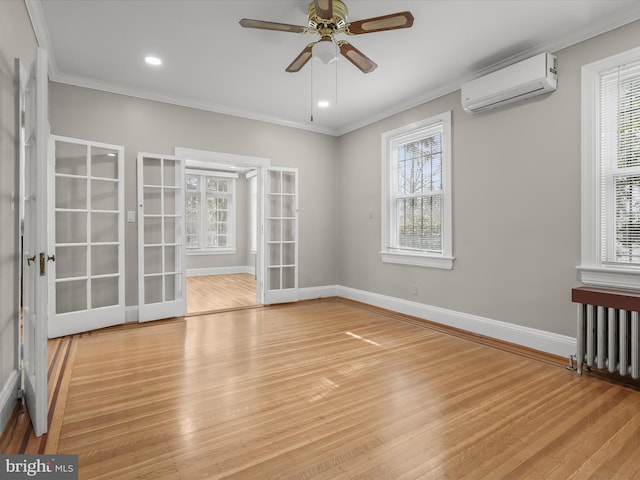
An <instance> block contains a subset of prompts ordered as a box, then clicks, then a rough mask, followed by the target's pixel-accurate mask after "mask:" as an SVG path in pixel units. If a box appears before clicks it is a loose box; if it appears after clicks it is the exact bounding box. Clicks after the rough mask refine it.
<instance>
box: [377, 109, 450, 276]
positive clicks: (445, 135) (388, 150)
mask: <svg viewBox="0 0 640 480" xmlns="http://www.w3.org/2000/svg"><path fill="white" fill-rule="evenodd" d="M440 122H441V123H442V150H443V152H442V203H443V212H442V213H443V217H442V253H428V252H422V251H420V252H414V251H409V250H400V249H396V248H392V247H391V244H392V242H391V224H392V222H393V219H392V218H391V217H392V215H391V204H390V200H389V199H390V195H391V188H392V187H391V180H392V178H391V171H390V168H391V162H392V155H393V152H392V144H393V143H394V142H395V141H397V140H398V139H400V138H410V137H411V136H413V135H415V132H416V131H417V130H421V129H423V128H426V127H429V126H431V125H433V124H436V123H440ZM381 211H382V235H381V238H382V246H381V251H380V256H381V258H382V261H383V262H385V263H395V264H403V265H414V266H420V267H430V268H440V269H445V270H451V269H453V261H454V260H455V257H454V256H453V237H452V223H453V222H452V208H451V111H447V112H444V113H441V114H439V115H434V116H433V117H430V118H427V119H425V120H421V121H419V122H415V123H412V124H410V125H406V126H404V127H400V128H397V129H395V130H390V131H388V132H385V133H383V134H382V209H381Z"/></svg>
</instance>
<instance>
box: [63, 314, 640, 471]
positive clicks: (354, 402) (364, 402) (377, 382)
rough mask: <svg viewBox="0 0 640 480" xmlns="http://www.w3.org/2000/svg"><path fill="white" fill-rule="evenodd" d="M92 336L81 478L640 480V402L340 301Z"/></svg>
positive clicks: (79, 400) (609, 387) (618, 390)
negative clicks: (639, 459)
mask: <svg viewBox="0 0 640 480" xmlns="http://www.w3.org/2000/svg"><path fill="white" fill-rule="evenodd" d="M75 338H76V340H75V344H76V345H75V353H74V365H73V370H72V376H71V380H70V382H69V387H68V395H67V400H66V405H65V410H64V416H63V418H62V421H61V429H60V436H59V440H58V447H57V450H58V453H77V454H79V458H80V478H82V479H138V478H149V479H165V478H166V479H192V478H211V479H216V478H219V479H251V480H253V479H263V478H264V479H266V478H291V479H332V480H334V479H363V480H364V479H366V480H370V479H383V480H388V479H393V480H395V479H417V478H423V479H438V480H439V479H443V478H454V479H459V478H469V479H481V478H491V479H500V478H504V479H519V478H526V479H530V478H549V479H562V480H564V479H566V478H576V479H583V478H594V479H599V478H602V479H607V480H608V479H612V478H620V479H627V478H628V479H631V478H638V474H640V470H639V468H640V467H639V462H637V460H636V459H637V458H638V455H640V392H637V391H634V390H631V389H628V388H625V387H621V386H618V385H614V384H611V383H606V382H604V381H601V380H599V379H595V378H590V377H587V376H585V377H578V376H577V375H576V374H575V373H574V372H570V371H567V370H565V369H563V368H560V367H558V366H556V365H551V364H548V363H544V362H540V361H537V360H532V359H530V358H525V357H521V356H518V355H513V354H511V353H508V352H505V351H502V350H499V349H495V348H491V347H489V346H485V345H480V344H478V343H474V342H472V341H469V340H466V339H462V338H458V337H455V336H451V335H447V334H444V333H441V332H437V331H434V330H432V329H429V328H425V327H422V326H418V325H415V324H412V323H409V322H404V321H401V320H399V319H397V318H391V317H389V316H387V315H384V314H383V313H380V312H375V311H371V310H368V309H363V308H359V307H358V306H355V305H349V304H345V303H342V302H339V301H330V302H317V303H302V304H297V305H292V306H286V307H267V308H258V309H251V310H238V311H233V312H224V313H218V314H215V315H205V316H201V317H189V318H187V319H178V320H174V321H166V322H159V323H157V324H147V325H144V326H142V327H138V328H131V327H125V328H115V329H107V330H103V331H98V332H93V333H91V334H88V335H82V336H77V337H75Z"/></svg>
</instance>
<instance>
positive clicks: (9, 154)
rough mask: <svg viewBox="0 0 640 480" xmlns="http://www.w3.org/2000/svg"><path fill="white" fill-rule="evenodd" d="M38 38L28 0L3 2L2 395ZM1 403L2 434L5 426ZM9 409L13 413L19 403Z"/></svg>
mask: <svg viewBox="0 0 640 480" xmlns="http://www.w3.org/2000/svg"><path fill="white" fill-rule="evenodd" d="M36 46H37V44H36V40H35V35H34V33H33V29H32V28H31V22H30V20H29V16H28V15H27V10H26V8H25V6H24V3H23V2H22V1H18V0H10V1H2V2H0V226H1V227H2V228H0V391H2V389H3V388H4V387H5V385H6V384H7V381H8V379H9V378H10V376H11V373H12V372H14V371H16V370H17V368H18V365H17V353H16V348H17V335H18V320H17V319H18V312H17V305H16V299H17V295H18V285H17V282H16V278H17V268H18V267H17V262H18V256H19V249H18V242H17V236H18V234H17V230H16V228H17V223H16V213H17V212H16V210H11V209H10V203H9V199H10V196H11V194H12V192H16V191H17V187H16V170H17V169H16V128H15V103H14V91H15V88H14V67H13V65H14V63H13V62H14V58H20V59H21V60H22V62H23V64H24V65H25V68H27V69H28V67H29V65H31V62H32V61H33V59H34V57H35V52H36ZM3 407H4V405H0V432H1V431H2V429H3V428H4V426H5V422H6V414H5V411H6V409H5V411H3ZM7 408H8V409H9V411H10V409H12V408H13V404H11V405H8V406H7Z"/></svg>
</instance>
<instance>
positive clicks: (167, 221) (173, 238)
mask: <svg viewBox="0 0 640 480" xmlns="http://www.w3.org/2000/svg"><path fill="white" fill-rule="evenodd" d="M176 226H177V225H176V219H175V218H174V217H165V218H164V242H165V243H179V242H180V238H179V235H178V231H177V229H176Z"/></svg>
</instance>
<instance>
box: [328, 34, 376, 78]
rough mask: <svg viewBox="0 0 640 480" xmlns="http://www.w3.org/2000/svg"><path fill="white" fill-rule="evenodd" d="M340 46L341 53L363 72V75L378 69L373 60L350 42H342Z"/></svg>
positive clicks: (339, 43)
mask: <svg viewBox="0 0 640 480" xmlns="http://www.w3.org/2000/svg"><path fill="white" fill-rule="evenodd" d="M338 46H339V47H340V53H341V54H342V55H343V56H344V57H345V58H346V59H347V60H349V61H350V62H351V63H353V64H354V65H355V66H356V67H358V68H359V69H360V70H362V73H369V72H373V71H374V70H375V69H376V68H377V67H378V65H377V64H376V63H375V62H374V61H373V60H371V59H370V58H369V57H367V56H366V55H365V54H364V53H362V52H361V51H360V50H358V49H357V48H356V47H354V46H353V45H351V44H350V43H349V42H345V41H344V40H341V41H340V42H338Z"/></svg>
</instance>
